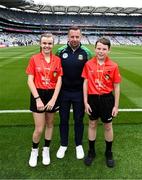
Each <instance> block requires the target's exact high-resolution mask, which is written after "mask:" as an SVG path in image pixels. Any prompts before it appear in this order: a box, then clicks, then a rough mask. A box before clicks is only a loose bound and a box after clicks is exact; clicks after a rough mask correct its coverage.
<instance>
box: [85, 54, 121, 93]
mask: <svg viewBox="0 0 142 180" xmlns="http://www.w3.org/2000/svg"><path fill="white" fill-rule="evenodd" d="M82 77H83V78H85V79H87V80H88V94H97V95H101V94H107V93H110V92H111V91H113V89H114V83H120V81H121V76H120V73H119V69H118V65H117V64H116V63H115V62H113V61H111V60H110V59H109V57H106V59H105V61H104V63H103V64H102V65H100V64H99V63H98V61H97V58H96V57H94V58H92V59H91V60H89V61H88V62H87V63H86V64H85V66H84V68H83V72H82Z"/></svg>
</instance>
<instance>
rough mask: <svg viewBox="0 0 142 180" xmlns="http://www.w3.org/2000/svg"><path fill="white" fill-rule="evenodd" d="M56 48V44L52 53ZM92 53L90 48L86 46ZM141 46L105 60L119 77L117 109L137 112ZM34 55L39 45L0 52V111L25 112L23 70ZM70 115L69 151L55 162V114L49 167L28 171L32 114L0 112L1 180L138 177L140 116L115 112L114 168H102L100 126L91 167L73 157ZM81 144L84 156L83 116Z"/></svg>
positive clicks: (141, 97) (115, 51) (115, 50)
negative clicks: (113, 63)
mask: <svg viewBox="0 0 142 180" xmlns="http://www.w3.org/2000/svg"><path fill="white" fill-rule="evenodd" d="M58 47H59V45H56V46H55V48H54V50H53V52H55V51H56V49H57V48H58ZM88 47H89V48H90V49H91V50H92V51H93V50H94V47H93V45H88ZM141 48H142V47H141V46H113V47H112V48H111V52H110V57H111V58H112V59H113V60H114V61H116V62H117V63H118V65H119V68H120V73H121V75H122V83H121V98H120V108H121V109H132V110H133V109H142V50H141ZM37 52H39V47H38V46H28V47H12V48H3V49H0V111H1V110H17V109H19V110H23V109H28V108H29V90H28V86H27V76H26V74H25V69H26V66H27V64H28V60H29V57H30V56H31V55H32V54H35V53H37ZM73 124H74V122H73V118H72V113H71V117H70V134H69V147H68V151H67V153H66V156H65V158H64V159H62V160H58V159H57V158H56V152H57V150H58V147H59V129H58V125H59V116H58V113H57V114H56V116H55V128H54V134H53V140H52V143H51V164H50V165H49V166H47V167H44V166H43V165H42V164H41V148H42V144H43V138H42V140H41V143H40V156H39V162H38V166H37V167H36V168H30V167H29V166H28V158H29V153H30V148H31V138H32V133H33V129H34V125H33V118H32V115H31V113H0V179H141V178H142V173H141V167H142V161H141V160H142V153H141V152H142V135H141V129H142V112H141V111H140V112H133V111H131V112H127V111H126V112H119V115H118V117H117V118H115V119H114V144H113V151H114V157H115V160H116V166H115V167H114V168H113V169H109V168H107V167H106V165H105V158H104V149H105V143H104V137H103V126H102V123H99V127H98V136H97V142H96V153H97V156H96V159H95V161H94V162H93V164H92V166H91V167H86V166H85V165H84V163H83V160H77V159H76V157H75V144H74V129H73V128H74V127H73ZM84 124H85V129H84V138H83V146H84V150H85V152H87V147H88V142H87V141H88V140H87V126H88V117H87V115H86V116H85V118H84Z"/></svg>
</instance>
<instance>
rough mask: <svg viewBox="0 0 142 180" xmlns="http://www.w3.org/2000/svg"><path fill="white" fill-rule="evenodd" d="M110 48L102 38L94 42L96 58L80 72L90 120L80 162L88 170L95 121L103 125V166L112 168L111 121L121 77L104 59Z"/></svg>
mask: <svg viewBox="0 0 142 180" xmlns="http://www.w3.org/2000/svg"><path fill="white" fill-rule="evenodd" d="M110 46H111V44H110V41H109V40H108V39H106V38H100V39H99V40H97V42H96V44H95V53H96V56H95V57H94V58H92V59H91V60H89V61H88V62H87V63H86V64H85V66H84V69H83V72H82V77H83V78H84V85H83V91H84V104H85V110H86V112H87V113H88V114H89V119H90V120H89V127H88V139H89V150H88V154H87V156H86V157H85V160H84V162H85V164H86V165H88V166H89V165H91V164H92V162H93V160H94V158H95V156H96V152H95V141H96V134H97V122H98V119H99V118H101V120H102V122H103V124H104V135H105V142H106V149H105V157H106V164H107V166H108V167H113V166H114V159H113V154H112V142H113V128H112V118H113V117H115V116H116V115H117V113H118V105H119V96H120V85H119V84H120V81H121V77H120V74H119V70H118V65H117V64H116V63H115V62H113V61H112V60H111V59H110V58H109V57H108V53H109V50H110Z"/></svg>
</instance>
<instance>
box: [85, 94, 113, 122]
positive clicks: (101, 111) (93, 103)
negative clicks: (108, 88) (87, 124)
mask: <svg viewBox="0 0 142 180" xmlns="http://www.w3.org/2000/svg"><path fill="white" fill-rule="evenodd" d="M88 103H89V105H90V107H91V109H92V112H91V115H89V118H90V120H97V119H98V118H101V120H102V122H104V123H110V122H111V121H112V118H113V117H112V109H113V107H114V96H113V94H112V93H109V94H103V95H88Z"/></svg>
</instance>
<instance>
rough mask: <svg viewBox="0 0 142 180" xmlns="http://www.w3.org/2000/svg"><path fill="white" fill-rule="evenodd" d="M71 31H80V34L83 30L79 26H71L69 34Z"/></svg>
mask: <svg viewBox="0 0 142 180" xmlns="http://www.w3.org/2000/svg"><path fill="white" fill-rule="evenodd" d="M70 30H75V31H77V30H80V32H81V29H80V27H78V26H71V27H69V30H68V32H70Z"/></svg>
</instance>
